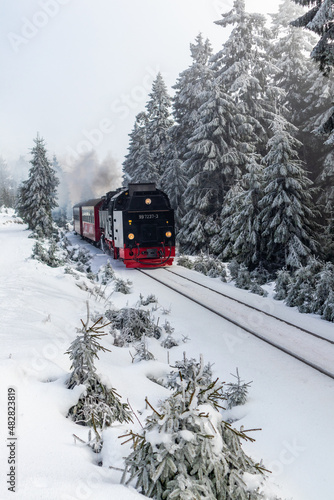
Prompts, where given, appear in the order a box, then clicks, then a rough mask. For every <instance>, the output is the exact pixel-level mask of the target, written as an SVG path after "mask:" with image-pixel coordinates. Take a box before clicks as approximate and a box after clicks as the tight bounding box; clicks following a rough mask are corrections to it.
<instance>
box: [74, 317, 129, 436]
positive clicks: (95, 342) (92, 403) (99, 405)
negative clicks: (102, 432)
mask: <svg viewBox="0 0 334 500" xmlns="http://www.w3.org/2000/svg"><path fill="white" fill-rule="evenodd" d="M88 316H89V314H88ZM101 321H102V318H100V319H99V320H97V321H96V322H95V323H94V324H93V325H92V326H88V323H89V319H88V318H87V321H86V323H84V322H83V321H82V328H81V329H80V330H79V335H78V336H77V337H76V339H75V340H74V341H73V342H72V344H71V346H70V348H69V350H68V351H67V352H66V354H69V356H70V359H71V361H72V366H71V369H72V373H71V374H70V377H69V379H68V381H67V387H68V388H69V389H73V387H75V386H77V385H84V386H85V390H84V392H83V394H82V395H81V396H80V398H79V401H78V402H77V404H76V405H74V406H72V407H71V408H70V410H69V412H68V415H69V416H70V417H71V418H72V419H73V420H74V421H75V422H76V423H78V424H81V425H87V426H90V427H93V428H94V429H95V430H96V429H97V428H100V429H103V428H104V427H106V426H109V425H111V424H112V423H113V422H115V421H118V422H130V421H132V418H131V412H130V410H129V408H128V405H127V404H126V403H122V402H121V398H120V396H119V394H117V392H116V390H115V389H114V388H108V387H106V385H104V384H103V383H102V382H101V380H100V378H99V376H98V375H97V373H96V368H95V365H94V361H95V359H98V352H99V351H103V352H105V351H108V349H106V348H105V347H103V346H101V344H100V342H99V341H100V339H101V337H102V336H103V335H105V334H103V333H101V329H102V328H104V327H105V326H106V325H100V323H101Z"/></svg>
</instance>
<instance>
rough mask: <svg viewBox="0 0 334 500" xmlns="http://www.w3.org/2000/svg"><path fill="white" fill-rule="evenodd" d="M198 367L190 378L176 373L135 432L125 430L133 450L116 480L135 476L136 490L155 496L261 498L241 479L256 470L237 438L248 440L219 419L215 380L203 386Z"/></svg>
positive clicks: (183, 499)
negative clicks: (173, 386) (170, 390)
mask: <svg viewBox="0 0 334 500" xmlns="http://www.w3.org/2000/svg"><path fill="white" fill-rule="evenodd" d="M202 369H203V366H202V368H201V369H200V370H199V372H198V373H197V375H195V378H194V379H193V380H192V381H191V382H189V381H186V380H182V379H181V377H180V380H179V383H178V384H177V385H178V386H179V390H177V391H175V392H174V393H173V394H172V395H171V396H170V397H169V398H167V399H166V400H165V401H164V402H162V403H161V404H160V406H159V407H158V409H157V410H155V409H154V408H152V407H151V408H152V414H151V415H150V416H149V417H148V418H147V419H146V423H145V426H144V428H143V429H142V431H141V432H140V433H139V434H134V433H130V434H129V437H130V438H133V451H132V453H131V454H130V455H129V456H128V457H127V458H126V459H125V464H126V468H125V471H124V474H123V477H122V482H123V483H125V484H128V483H129V482H130V481H132V480H135V481H136V484H135V487H136V488H137V489H138V490H139V492H140V493H142V494H144V495H146V496H148V497H149V498H154V499H156V500H162V499H166V500H186V499H187V500H196V499H201V498H203V499H204V498H205V499H207V500H226V499H236V500H257V499H260V498H263V496H262V495H261V494H260V493H259V492H258V491H257V490H253V491H250V490H249V489H248V488H247V486H246V484H245V482H244V480H243V475H244V473H245V472H247V473H251V474H260V473H261V472H262V469H261V467H260V466H259V465H258V464H255V463H254V462H253V460H252V459H251V458H250V457H248V456H247V455H246V454H245V453H244V451H243V450H242V447H241V439H250V438H248V437H247V436H246V435H245V434H244V433H243V432H241V431H237V430H234V429H232V428H231V426H230V425H229V424H228V423H226V422H224V421H223V419H222V416H221V414H220V413H219V411H218V409H217V406H218V404H219V398H218V397H217V394H218V393H219V391H218V388H217V386H216V382H213V383H210V384H206V383H205V382H204V380H203V379H202V371H203V370H202ZM220 398H222V396H220ZM148 404H149V403H148ZM127 476H128V477H127Z"/></svg>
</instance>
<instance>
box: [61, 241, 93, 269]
mask: <svg viewBox="0 0 334 500" xmlns="http://www.w3.org/2000/svg"><path fill="white" fill-rule="evenodd" d="M66 250H67V259H68V260H69V261H70V262H73V263H76V265H75V268H76V270H77V271H80V272H82V273H85V272H89V271H90V270H91V269H90V261H91V258H92V255H91V253H90V251H89V250H88V249H87V248H82V247H79V246H78V245H75V246H72V247H70V248H69V247H67V248H66Z"/></svg>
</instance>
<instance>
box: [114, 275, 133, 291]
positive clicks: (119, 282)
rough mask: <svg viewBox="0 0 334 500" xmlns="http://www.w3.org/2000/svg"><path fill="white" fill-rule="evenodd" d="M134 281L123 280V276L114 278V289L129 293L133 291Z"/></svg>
mask: <svg viewBox="0 0 334 500" xmlns="http://www.w3.org/2000/svg"><path fill="white" fill-rule="evenodd" d="M131 285H132V282H131V281H130V280H123V279H122V278H115V279H114V290H115V292H119V293H124V295H127V294H128V293H131Z"/></svg>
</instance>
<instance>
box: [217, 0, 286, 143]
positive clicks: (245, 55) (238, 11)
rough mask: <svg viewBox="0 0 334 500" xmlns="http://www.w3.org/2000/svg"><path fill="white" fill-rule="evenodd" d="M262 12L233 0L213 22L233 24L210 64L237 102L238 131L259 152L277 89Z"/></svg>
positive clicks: (273, 112)
mask: <svg viewBox="0 0 334 500" xmlns="http://www.w3.org/2000/svg"><path fill="white" fill-rule="evenodd" d="M265 23H266V19H265V17H264V16H262V15H261V14H251V13H248V12H246V10H245V2H244V0H234V2H233V8H232V10H230V11H229V12H226V13H223V14H222V19H220V20H219V21H216V22H215V24H217V25H219V26H222V27H223V28H226V27H228V26H230V25H232V26H233V29H232V31H231V34H230V36H229V38H228V40H227V41H226V42H225V43H224V45H223V48H222V49H221V50H220V51H219V52H218V53H217V54H215V55H214V56H213V57H212V68H213V70H214V71H215V72H216V75H217V78H218V80H219V82H220V84H221V85H223V86H224V89H225V91H227V92H229V94H230V95H231V96H232V97H233V98H234V100H235V102H236V103H238V105H239V113H242V115H243V122H242V123H241V124H240V125H239V128H238V133H239V135H242V136H243V137H244V138H246V140H247V142H248V144H253V146H254V147H256V149H257V151H259V152H262V151H263V150H264V148H265V145H266V143H267V140H268V138H269V124H270V123H271V122H272V120H273V117H274V115H275V102H276V100H277V99H278V96H279V95H280V91H279V89H278V88H276V87H275V86H274V85H273V83H272V80H271V78H272V74H273V73H274V72H275V71H276V69H275V67H274V66H273V64H272V62H271V58H270V50H269V42H270V32H269V31H268V29H267V28H266V27H265Z"/></svg>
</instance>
